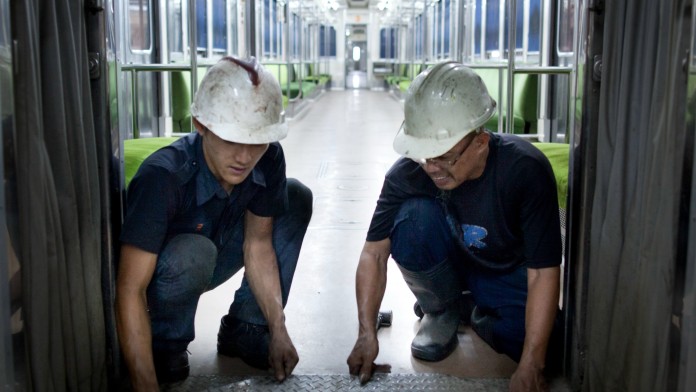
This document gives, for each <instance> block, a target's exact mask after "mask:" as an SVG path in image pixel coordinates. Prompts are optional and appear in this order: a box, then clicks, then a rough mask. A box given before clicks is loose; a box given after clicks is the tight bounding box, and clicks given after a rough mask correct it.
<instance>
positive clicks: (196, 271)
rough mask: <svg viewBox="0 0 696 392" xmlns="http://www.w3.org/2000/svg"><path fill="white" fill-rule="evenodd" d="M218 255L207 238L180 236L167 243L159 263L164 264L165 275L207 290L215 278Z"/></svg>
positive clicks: (194, 235) (188, 235) (193, 235)
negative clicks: (179, 278)
mask: <svg viewBox="0 0 696 392" xmlns="http://www.w3.org/2000/svg"><path fill="white" fill-rule="evenodd" d="M217 253H218V251H217V247H216V246H215V244H214V243H213V242H212V241H211V240H210V239H208V238H207V237H204V236H202V235H198V234H179V235H177V236H176V237H174V238H172V239H171V240H170V241H169V243H167V245H166V246H165V248H164V250H163V251H162V253H160V256H159V260H158V263H160V262H161V263H162V264H163V265H162V270H161V271H162V273H163V274H165V275H172V276H174V275H175V276H176V277H182V278H185V279H186V281H188V282H189V283H190V284H191V285H192V286H195V287H198V288H202V289H205V287H206V286H207V285H208V283H209V282H210V280H211V278H212V276H213V271H214V270H215V262H216V259H217ZM158 269H159V268H158Z"/></svg>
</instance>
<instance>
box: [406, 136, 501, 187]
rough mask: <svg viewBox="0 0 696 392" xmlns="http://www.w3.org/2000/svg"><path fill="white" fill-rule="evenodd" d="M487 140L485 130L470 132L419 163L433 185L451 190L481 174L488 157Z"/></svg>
mask: <svg viewBox="0 0 696 392" xmlns="http://www.w3.org/2000/svg"><path fill="white" fill-rule="evenodd" d="M488 140H489V135H488V134H487V133H485V132H483V133H472V134H469V135H468V136H466V137H465V138H464V139H462V140H460V141H459V143H457V144H455V145H454V147H452V148H451V149H450V150H449V151H447V152H446V153H444V154H442V155H440V156H439V157H436V158H430V159H425V160H421V161H420V162H419V163H420V165H421V167H422V168H423V170H424V171H425V173H426V174H428V176H429V177H430V179H431V180H433V183H435V186H437V187H438V188H440V189H442V190H452V189H454V188H456V187H458V186H459V185H461V184H462V183H464V182H465V181H467V180H473V179H476V178H478V177H480V176H481V175H482V174H483V169H484V168H485V166H486V158H487V157H488Z"/></svg>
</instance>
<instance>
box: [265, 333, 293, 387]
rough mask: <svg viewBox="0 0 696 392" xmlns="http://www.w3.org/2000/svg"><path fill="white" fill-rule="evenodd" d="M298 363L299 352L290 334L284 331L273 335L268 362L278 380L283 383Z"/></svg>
mask: <svg viewBox="0 0 696 392" xmlns="http://www.w3.org/2000/svg"><path fill="white" fill-rule="evenodd" d="M298 361H299V357H298V356H297V350H295V346H294V345H293V344H292V340H290V336H289V335H288V332H287V331H286V330H285V329H283V330H282V331H280V332H278V333H274V334H271V343H270V345H269V347H268V362H269V363H270V365H271V368H273V374H274V375H275V378H276V380H278V381H283V380H285V378H287V377H288V376H290V374H292V371H293V370H294V369H295V365H297V362H298Z"/></svg>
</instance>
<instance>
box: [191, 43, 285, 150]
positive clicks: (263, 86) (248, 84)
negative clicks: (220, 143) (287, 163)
mask: <svg viewBox="0 0 696 392" xmlns="http://www.w3.org/2000/svg"><path fill="white" fill-rule="evenodd" d="M191 115H192V116H193V117H195V118H196V120H198V122H200V123H201V124H202V125H204V126H205V127H206V128H208V129H209V130H211V131H212V132H213V133H214V134H216V135H217V136H218V137H220V138H221V139H223V140H227V141H230V142H235V143H242V144H265V143H271V142H275V141H278V140H281V139H283V138H284V137H285V136H287V134H288V127H287V125H286V124H285V121H284V112H283V97H282V93H281V91H280V85H279V84H278V81H277V80H276V79H275V78H274V77H273V75H272V74H271V73H270V72H268V71H266V70H265V69H264V68H263V66H262V65H261V64H259V63H258V62H257V61H256V59H255V58H253V57H251V58H250V59H249V60H246V61H245V60H240V59H237V58H235V57H229V56H228V57H224V58H222V59H221V60H220V61H219V62H218V63H217V64H215V65H214V66H212V67H211V68H210V69H209V70H208V72H207V73H206V74H205V76H204V77H203V80H202V81H201V85H200V88H199V89H198V91H197V92H196V97H195V98H194V100H193V103H192V104H191Z"/></svg>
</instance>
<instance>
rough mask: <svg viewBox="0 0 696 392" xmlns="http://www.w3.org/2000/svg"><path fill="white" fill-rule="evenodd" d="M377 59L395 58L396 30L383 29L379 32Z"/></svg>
mask: <svg viewBox="0 0 696 392" xmlns="http://www.w3.org/2000/svg"><path fill="white" fill-rule="evenodd" d="M379 58H380V59H394V58H396V29H395V28H393V27H388V28H383V29H381V30H380V31H379Z"/></svg>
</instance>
